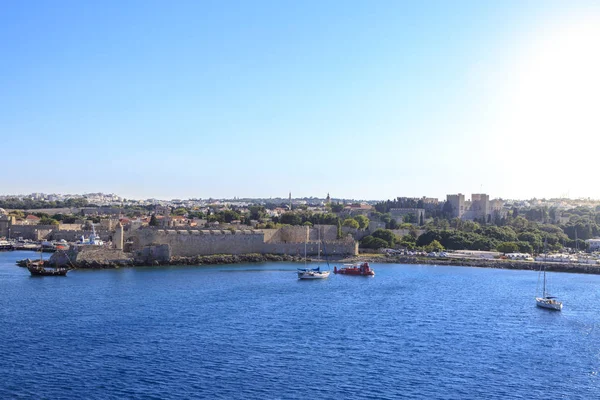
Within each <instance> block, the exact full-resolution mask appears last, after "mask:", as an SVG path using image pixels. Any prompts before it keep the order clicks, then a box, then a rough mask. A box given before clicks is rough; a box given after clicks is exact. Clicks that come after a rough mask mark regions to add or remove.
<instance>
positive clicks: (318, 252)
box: [317, 228, 321, 262]
mask: <svg viewBox="0 0 600 400" xmlns="http://www.w3.org/2000/svg"><path fill="white" fill-rule="evenodd" d="M317 260H319V262H321V228H317Z"/></svg>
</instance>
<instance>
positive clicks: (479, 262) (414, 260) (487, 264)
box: [340, 256, 600, 275]
mask: <svg viewBox="0 0 600 400" xmlns="http://www.w3.org/2000/svg"><path fill="white" fill-rule="evenodd" d="M340 261H341V262H344V263H355V262H365V261H367V262H370V263H382V264H426V265H440V266H446V265H447V266H454V267H477V268H495V269H514V270H525V271H538V270H540V268H543V267H545V268H546V271H551V272H568V273H575V274H598V275H600V265H592V264H569V263H550V262H538V261H515V260H495V259H494V260H487V259H466V258H430V257H407V256H398V257H393V256H392V257H385V258H384V257H371V258H369V257H352V258H346V259H342V260H340Z"/></svg>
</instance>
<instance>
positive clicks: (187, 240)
mask: <svg viewBox="0 0 600 400" xmlns="http://www.w3.org/2000/svg"><path fill="white" fill-rule="evenodd" d="M292 228H300V229H287V228H282V229H283V230H284V232H283V235H282V234H281V232H272V230H269V231H268V232H267V234H265V232H263V231H258V230H236V231H230V230H208V229H206V230H198V229H196V230H188V229H155V228H141V229H136V230H130V231H127V232H126V240H127V241H128V242H130V243H131V249H132V251H134V252H135V251H140V250H142V249H143V248H144V247H147V246H152V245H169V246H170V249H171V254H172V256H174V257H193V256H198V255H211V254H250V253H261V254H287V255H304V243H305V239H304V238H305V237H306V227H292ZM302 232H304V235H302ZM323 232H325V234H326V235H331V232H336V234H337V227H334V226H332V227H329V226H327V227H326V228H325V229H323ZM313 235H314V237H315V239H314V240H313V239H312V236H313ZM265 236H268V237H269V241H266V240H265ZM310 236H311V240H310V241H309V242H308V243H307V253H308V254H309V255H316V254H317V248H318V246H319V242H318V241H317V240H316V237H317V236H318V232H317V230H316V229H314V231H313V232H311V235H310ZM282 238H286V239H282ZM277 239H279V240H277ZM300 239H302V240H300ZM324 249H326V250H327V252H328V254H331V255H343V254H347V255H352V254H357V252H358V249H357V245H356V242H355V241H354V240H353V239H352V238H350V237H348V238H346V239H344V240H336V239H334V240H330V241H327V242H326V244H325V246H323V244H321V250H322V251H323V250H324Z"/></svg>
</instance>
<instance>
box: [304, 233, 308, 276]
mask: <svg viewBox="0 0 600 400" xmlns="http://www.w3.org/2000/svg"><path fill="white" fill-rule="evenodd" d="M307 242H308V226H307V227H306V239H305V240H304V268H306V243H307Z"/></svg>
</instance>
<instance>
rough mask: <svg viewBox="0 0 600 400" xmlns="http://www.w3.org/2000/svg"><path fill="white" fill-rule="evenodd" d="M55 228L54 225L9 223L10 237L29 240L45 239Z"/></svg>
mask: <svg viewBox="0 0 600 400" xmlns="http://www.w3.org/2000/svg"><path fill="white" fill-rule="evenodd" d="M55 230H56V225H18V224H15V225H11V226H10V237H11V238H19V237H22V238H23V239H29V240H45V239H48V238H49V236H50V234H51V233H52V232H54V231H55Z"/></svg>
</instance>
